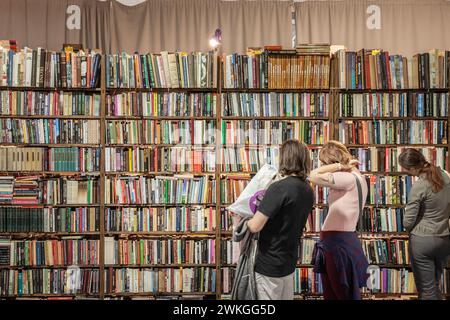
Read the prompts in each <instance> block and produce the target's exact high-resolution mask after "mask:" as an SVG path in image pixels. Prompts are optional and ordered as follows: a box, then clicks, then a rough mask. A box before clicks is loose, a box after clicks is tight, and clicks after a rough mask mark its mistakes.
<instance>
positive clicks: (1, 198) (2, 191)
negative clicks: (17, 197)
mask: <svg viewBox="0 0 450 320" xmlns="http://www.w3.org/2000/svg"><path fill="white" fill-rule="evenodd" d="M13 191H14V177H8V176H4V177H0V203H11V202H12V198H13Z"/></svg>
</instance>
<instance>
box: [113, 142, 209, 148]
mask: <svg viewBox="0 0 450 320" xmlns="http://www.w3.org/2000/svg"><path fill="white" fill-rule="evenodd" d="M105 147H159V148H162V147H166V148H170V147H186V148H188V147H190V148H209V149H214V148H216V145H215V144H183V143H176V144H163V143H144V144H143V143H107V144H105Z"/></svg>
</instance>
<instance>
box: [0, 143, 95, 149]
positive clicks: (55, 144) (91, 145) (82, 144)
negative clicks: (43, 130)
mask: <svg viewBox="0 0 450 320" xmlns="http://www.w3.org/2000/svg"><path fill="white" fill-rule="evenodd" d="M0 147H49V148H57V147H64V148H69V147H84V148H100V144H89V143H24V142H20V143H13V142H11V143H10V142H0Z"/></svg>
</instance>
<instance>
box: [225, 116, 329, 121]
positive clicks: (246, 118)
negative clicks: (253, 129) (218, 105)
mask: <svg viewBox="0 0 450 320" xmlns="http://www.w3.org/2000/svg"><path fill="white" fill-rule="evenodd" d="M222 120H280V121H281V120H283V121H286V120H289V121H290V120H307V121H329V120H330V119H329V118H328V117H324V116H317V117H316V116H310V117H301V116H296V117H288V116H254V117H239V116H222Z"/></svg>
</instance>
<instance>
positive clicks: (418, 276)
mask: <svg viewBox="0 0 450 320" xmlns="http://www.w3.org/2000/svg"><path fill="white" fill-rule="evenodd" d="M398 161H399V163H400V166H401V167H402V170H403V171H404V172H406V173H407V174H410V175H413V176H417V177H418V180H417V181H416V182H415V183H414V184H413V186H412V187H411V190H410V192H409V195H408V202H407V204H406V208H405V215H404V217H403V226H404V228H405V230H406V231H407V232H408V233H409V252H410V257H411V266H412V271H413V274H414V281H415V283H416V287H417V291H418V293H419V299H422V300H440V299H442V293H441V290H440V289H439V281H440V279H441V275H442V270H443V266H444V264H445V263H446V261H447V259H448V257H449V255H450V230H449V218H450V175H449V173H448V172H446V171H444V170H442V169H441V168H440V167H436V166H434V165H432V164H431V163H429V162H428V161H427V160H426V159H425V157H424V156H423V155H422V153H421V152H420V151H418V150H416V149H412V148H408V149H405V150H404V151H403V152H402V153H401V154H400V155H399V157H398Z"/></svg>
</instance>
